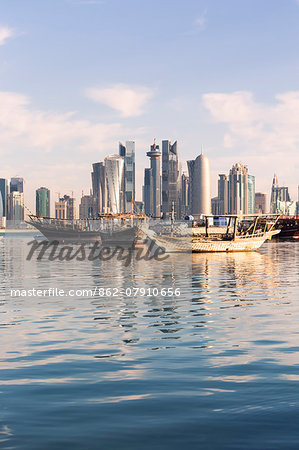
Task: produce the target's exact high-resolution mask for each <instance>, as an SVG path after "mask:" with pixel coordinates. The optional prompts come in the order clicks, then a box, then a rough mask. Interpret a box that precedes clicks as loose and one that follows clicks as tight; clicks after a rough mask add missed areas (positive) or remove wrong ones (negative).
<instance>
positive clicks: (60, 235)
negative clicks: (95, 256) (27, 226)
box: [31, 223, 101, 242]
mask: <svg viewBox="0 0 299 450" xmlns="http://www.w3.org/2000/svg"><path fill="white" fill-rule="evenodd" d="M31 224H32V225H33V226H34V227H35V228H36V229H37V230H38V231H40V232H41V233H42V234H43V235H44V236H45V237H46V238H47V239H48V241H59V242H95V241H100V240H101V237H100V233H99V231H88V230H78V229H76V228H74V229H72V228H64V227H61V228H55V227H50V226H46V225H44V224H42V223H31Z"/></svg>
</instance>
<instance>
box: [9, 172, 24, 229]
mask: <svg viewBox="0 0 299 450" xmlns="http://www.w3.org/2000/svg"><path fill="white" fill-rule="evenodd" d="M8 219H9V220H12V221H15V222H19V221H23V220H24V179H23V178H19V177H15V178H11V180H10V193H9V195H8Z"/></svg>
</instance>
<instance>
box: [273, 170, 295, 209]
mask: <svg viewBox="0 0 299 450" xmlns="http://www.w3.org/2000/svg"><path fill="white" fill-rule="evenodd" d="M270 212H271V213H272V214H285V215H290V216H291V215H294V214H296V202H292V201H291V197H290V194H289V188H288V187H287V186H279V185H278V178H277V176H276V175H275V174H274V176H273V180H272V187H271V200H270Z"/></svg>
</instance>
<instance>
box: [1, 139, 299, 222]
mask: <svg viewBox="0 0 299 450" xmlns="http://www.w3.org/2000/svg"><path fill="white" fill-rule="evenodd" d="M126 146H127V148H128V149H129V152H128V156H127V154H126ZM161 147H162V148H163V147H164V163H163V159H162V158H161V156H163V155H162V152H161V151H160V146H159V145H158V144H156V139H154V144H153V145H150V152H148V151H146V152H145V153H146V154H147V156H151V158H150V159H151V160H152V154H153V152H154V154H156V153H157V155H158V160H157V161H158V165H157V163H155V166H157V169H158V174H157V175H158V179H159V180H160V185H159V187H158V192H159V193H158V198H159V200H158V203H157V206H156V213H154V212H153V204H154V201H153V198H152V199H151V200H149V199H148V202H151V203H152V206H151V207H148V208H147V206H146V205H144V207H145V213H146V214H147V215H149V216H153V217H159V214H158V211H160V212H161V216H162V217H167V216H168V215H169V213H170V212H171V210H172V204H173V206H174V210H175V213H176V216H177V217H180V216H181V213H182V212H183V211H184V206H183V203H181V204H180V203H176V201H179V202H181V201H182V195H184V194H183V193H182V188H183V187H182V183H184V181H183V179H184V178H186V177H187V179H189V178H190V170H191V173H192V167H193V166H192V164H194V163H195V162H196V161H199V160H200V158H204V160H205V161H207V169H206V171H207V174H205V175H204V181H201V182H200V183H201V185H200V184H198V185H197V187H196V189H197V190H198V189H199V190H198V193H197V195H196V196H195V201H196V202H198V201H199V204H201V203H202V202H204V203H205V204H206V205H207V202H208V199H209V198H210V203H211V209H210V210H209V207H207V206H204V207H203V208H202V206H199V207H198V206H196V207H195V209H196V210H197V209H198V211H196V212H195V211H194V214H196V215H197V214H201V213H204V214H209V213H210V212H212V213H213V214H216V215H217V214H228V213H229V214H236V213H238V214H242V213H243V214H249V213H252V214H254V213H255V206H254V203H255V201H254V199H255V196H256V195H257V194H262V195H264V194H265V195H266V197H267V199H268V200H267V201H266V210H267V211H268V210H269V211H270V212H271V208H272V203H273V199H272V195H273V185H275V184H276V185H277V183H278V181H277V175H276V173H274V176H273V177H272V185H270V184H269V186H268V189H267V190H266V192H264V193H263V192H260V191H257V190H256V177H255V176H254V175H250V174H249V173H248V166H247V164H244V165H243V164H242V163H241V162H240V161H238V162H235V163H234V164H233V167H232V168H230V170H229V176H226V175H224V174H222V173H219V174H218V177H219V179H218V181H217V184H216V185H215V186H213V184H212V185H210V184H211V182H210V177H209V175H208V174H210V172H211V168H210V164H209V158H207V157H206V155H204V154H203V153H202V149H201V153H200V154H199V155H198V156H197V157H196V158H195V160H189V161H182V160H181V159H180V158H179V155H178V150H177V147H178V142H177V140H176V141H175V142H174V143H173V144H171V141H169V140H162V146H161ZM166 149H167V150H166ZM134 150H135V141H126V145H123V144H122V143H121V142H119V153H123V156H120V155H118V154H113V155H106V156H104V161H103V162H93V163H92V164H91V168H92V172H91V182H90V185H89V188H88V191H87V193H86V192H84V191H83V190H81V195H79V196H78V197H76V195H74V190H70V189H68V190H67V191H66V192H67V194H64V197H67V198H73V201H74V211H75V215H76V217H79V216H84V214H83V211H89V216H93V215H97V214H98V213H104V212H109V211H110V210H111V211H112V210H113V209H115V210H114V212H125V211H126V212H130V211H131V210H132V207H131V206H130V208H129V206H128V205H129V203H128V201H125V198H126V193H127V192H128V190H127V189H128V188H127V187H126V184H125V180H126V178H127V174H126V171H125V170H124V168H125V161H126V158H127V159H128V160H129V165H128V167H129V175H130V177H129V180H130V189H133V191H129V195H130V198H131V199H134V200H135V198H134V196H133V195H132V194H133V192H134V188H133V186H134V185H135V183H134V181H135V180H134V175H135V163H134V159H135V156H134V155H135V153H134ZM170 153H171V154H172V157H171V158H172V160H173V163H174V162H175V161H176V162H175V165H174V166H173V169H172V170H171V171H170V170H169V167H168V166H167V175H169V176H170V179H171V178H173V177H174V176H175V173H177V181H176V182H172V185H173V187H172V188H170V190H169V185H168V178H167V183H165V179H164V184H163V167H164V178H165V173H166V172H165V168H166V165H165V164H166V161H168V162H167V164H169V162H170V161H171V159H169V154H170ZM166 155H167V159H165V157H166ZM155 159H156V155H155V158H154V160H155ZM114 160H115V161H120V162H121V167H120V168H119V167H117V170H116V169H115V170H116V172H117V177H116V178H117V180H116V179H115V175H112V172H111V170H109V172H111V174H110V176H108V173H107V168H106V161H108V162H109V163H110V161H114ZM182 162H183V163H184V164H185V165H187V170H185V171H182V169H181V167H182ZM173 163H172V164H173ZM118 164H119V163H118ZM127 164H128V163H127ZM151 165H152V162H151ZM139 170H142V171H143V173H144V180H143V186H142V191H143V192H142V199H140V200H139V199H138V198H137V199H136V202H137V203H142V202H144V200H145V201H146V197H147V196H148V195H151V196H152V197H153V189H154V190H155V188H154V186H153V184H152V183H153V182H152V181H150V184H151V186H146V183H147V181H146V180H147V179H148V177H149V176H150V178H152V177H153V175H152V172H153V170H152V169H151V168H147V167H143V168H142V169H139ZM155 170H156V169H155ZM113 171H114V169H113ZM116 172H115V173H116ZM172 172H173V173H172ZM234 172H235V173H236V174H237V173H240V174H242V173H246V181H242V180H241V179H240V183H241V185H242V184H243V183H245V184H244V188H241V190H244V192H248V194H245V197H244V198H243V200H242V201H243V202H245V203H244V205H243V206H242V205H241V204H240V207H236V206H233V203H232V202H235V201H236V200H233V198H235V194H233V191H230V189H229V188H225V185H226V184H227V183H230V184H231V186H233V184H232V180H231V176H233V175H232V174H233V173H234ZM203 173H205V172H203ZM0 175H1V174H0ZM111 175H112V178H111ZM188 175H189V176H188ZM197 175H198V174H197ZM234 176H236V175H234ZM240 176H242V177H243V175H240ZM109 178H110V185H111V187H112V186H113V188H112V191H111V192H113V195H112V196H113V198H114V199H112V198H111V195H109V187H108V185H109V181H108V180H109ZM201 178H202V176H199V178H198V176H197V178H196V181H197V182H198V181H199V180H200V179H201ZM173 179H174V178H173ZM191 180H192V176H191V178H190V182H189V181H188V185H189V186H190V187H189V189H190V198H189V201H190V204H189V209H188V210H186V214H191V210H192V209H193V208H194V206H192V181H191ZM229 180H230V181H229ZM115 181H116V184H117V187H116V185H115ZM0 182H1V183H2V184H1V183H0V194H1V197H0V200H1V203H2V204H1V209H0V211H1V215H0V216H2V215H4V216H5V215H7V213H8V218H9V220H11V218H10V217H9V216H10V214H9V208H8V206H9V195H10V193H13V192H14V191H17V192H20V193H21V194H22V202H23V205H24V206H23V207H22V208H23V210H24V212H23V215H24V216H25V217H26V216H27V215H28V214H29V213H30V212H31V213H32V214H34V212H36V213H37V211H38V209H39V207H38V205H37V201H38V197H37V194H38V192H39V191H47V192H48V194H47V195H48V196H49V198H48V200H47V208H49V209H48V211H50V212H52V214H50V215H51V216H53V217H54V216H57V217H58V214H57V213H56V204H58V203H60V202H61V201H62V202H64V198H63V197H61V192H60V191H57V190H56V189H57V188H55V191H54V192H55V194H56V195H57V198H56V196H53V192H52V195H51V197H50V192H51V189H48V188H45V187H41V188H37V189H36V190H35V192H34V196H35V203H34V208H33V209H32V210H30V209H29V208H28V206H27V203H26V199H27V198H28V192H27V191H26V190H25V188H24V186H25V183H26V180H24V178H21V177H11V178H8V179H4V178H0ZM5 183H6V188H5ZM206 183H208V186H207V193H206V194H204V193H202V194H201V192H202V190H203V188H205V185H206ZM219 183H220V184H219ZM222 185H223V186H222ZM163 186H164V192H163ZM199 186H201V187H200V188H199ZM166 187H167V191H168V194H167V191H166V190H165V189H166ZM146 188H148V189H149V191H148V193H147V191H146ZM173 189H175V191H174V190H173ZM277 189H278V190H279V192H287V197H288V202H289V203H290V204H292V205H293V206H292V208H293V209H294V211H293V209H290V211H293V212H292V213H291V212H290V213H289V214H296V203H297V204H298V203H299V184H298V185H297V192H296V194H297V195H295V196H294V197H292V196H291V195H290V191H289V187H288V186H285V185H282V186H280V187H277ZM5 190H6V193H7V195H6V204H7V207H6V209H5V201H4V200H3V195H2V193H3V192H4V191H5ZM171 190H172V192H173V193H172V194H171V195H172V197H173V200H174V199H176V201H173V200H172V201H171V202H169V201H165V196H168V195H169V194H170V193H171ZM150 191H151V192H152V193H151V194H150ZM176 191H177V193H175V192H176ZM179 191H180V193H179ZM117 192H119V194H117ZM211 192H216V194H217V195H215V196H213V195H211ZM240 192H241V191H240ZM271 192H272V195H271ZM68 193H71V194H72V195H71V196H69V195H68ZM198 194H199V197H201V195H203V198H202V199H199V197H198ZM118 195H119V198H118V199H117V200H116V197H115V196H118ZM178 195H179V196H178ZM205 195H206V197H207V198H206V200H204V198H205ZM231 195H232V196H233V197H231V198H230V196H231ZM247 195H248V198H247ZM163 196H164V199H163ZM53 197H54V198H53ZM226 197H227V200H225V198H226ZM4 198H5V195H4ZM50 198H51V201H50ZM82 199H83V203H82ZM240 200H241V197H240V198H239V200H238V201H240ZM281 200H283V201H286V199H285V198H281ZM44 201H45V200H44ZM115 202H116V203H117V206H116V203H115ZM193 202H194V200H193ZM219 202H220V203H219ZM81 203H82V208H81ZM112 203H114V204H115V207H114V208H113V207H112ZM170 203H171V205H170ZM216 204H217V205H216ZM294 204H295V206H294ZM213 205H214V206H213ZM245 205H248V209H247V206H245ZM60 206H61V205H60ZM44 207H45V206H44ZM7 208H8V211H7ZM63 208H66V206H63ZM128 208H129V209H128ZM282 208H283V207H282ZM2 209H3V211H2ZM199 210H200V211H203V212H201V213H199ZM4 211H5V214H3V213H4ZM80 211H82V213H80ZM256 212H258V211H256ZM178 213H179V214H178ZM281 213H282V214H284V213H286V210H285V211H284V210H281ZM72 214H73V213H72ZM41 215H45V216H49V214H41ZM61 218H62V216H61Z"/></svg>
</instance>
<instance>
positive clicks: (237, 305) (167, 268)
mask: <svg viewBox="0 0 299 450" xmlns="http://www.w3.org/2000/svg"><path fill="white" fill-rule="evenodd" d="M26 254H27V241H26V240H22V239H3V241H1V242H0V265H1V272H0V277H1V283H0V295H1V302H0V332H1V347H0V368H1V370H0V382H1V385H2V388H1V391H3V392H5V393H6V392H7V393H8V394H7V395H10V396H12V397H14V395H15V397H16V398H17V399H18V401H19V397H21V400H22V404H24V405H26V404H33V405H34V407H35V413H34V412H32V411H31V416H30V418H31V421H32V423H36V421H37V420H38V418H39V416H40V415H42V416H43V418H44V420H45V423H47V424H49V423H52V424H53V422H51V421H52V420H53V417H54V416H55V414H56V415H57V416H58V418H59V420H61V422H63V417H65V408H67V406H66V405H68V404H69V403H70V404H71V403H72V404H74V403H73V402H75V403H76V402H77V403H76V405H78V406H80V408H78V411H80V410H81V408H83V409H84V408H86V409H84V414H83V416H80V423H84V420H88V419H87V418H90V417H93V420H95V419H94V418H95V417H96V416H95V414H94V410H91V409H90V408H94V407H96V406H97V405H99V406H98V407H99V408H102V409H101V411H104V413H102V415H101V421H100V420H99V421H97V420H95V423H94V425H93V426H92V427H91V431H92V433H91V434H94V432H95V430H98V429H101V430H103V429H104V427H107V426H108V427H109V426H111V423H115V414H120V412H117V411H116V410H114V409H111V410H110V409H103V408H106V406H105V405H109V408H113V405H114V404H115V405H117V406H118V407H119V408H123V409H120V410H118V411H121V414H122V416H121V418H120V417H118V419H119V422H120V423H124V426H126V427H128V426H130V423H135V422H136V420H137V419H136V416H134V414H133V413H132V410H130V408H129V406H128V404H129V403H130V402H133V403H134V408H137V411H138V417H139V420H140V421H142V418H143V415H144V411H150V408H151V407H153V412H152V416H151V415H150V419H151V420H154V418H156V420H158V421H159V422H160V423H163V420H166V421H169V423H168V422H167V426H170V425H169V424H171V423H175V421H176V420H178V418H179V417H180V414H183V412H184V414H185V416H184V417H181V421H182V423H185V422H186V421H188V423H191V424H193V423H196V426H197V427H196V430H195V431H193V432H194V433H197V432H198V423H200V424H202V425H203V424H205V420H208V421H209V423H211V422H212V421H213V420H214V419H213V417H211V416H210V414H212V413H213V414H215V413H217V414H218V413H220V412H223V411H224V412H226V413H227V414H228V416H229V423H234V420H233V416H232V415H233V414H235V413H236V412H238V414H240V415H241V414H242V413H244V414H245V412H246V414H247V416H246V421H247V418H248V415H249V414H250V411H251V410H253V409H254V410H255V411H256V409H259V408H264V406H265V405H264V403H266V402H267V407H269V408H272V406H273V404H274V403H273V401H274V400H273V398H274V396H273V395H272V396H271V392H269V391H268V390H267V386H268V383H269V380H270V381H271V380H274V381H273V383H274V382H275V383H276V384H277V383H278V384H279V386H280V390H281V391H280V392H282V394H281V395H282V396H283V399H282V398H279V399H278V401H279V402H280V403H279V405H281V404H282V403H281V402H282V401H289V400H285V399H289V398H290V394H289V391H288V389H289V388H290V389H291V387H293V383H296V382H298V376H299V374H298V357H299V346H298V330H297V328H298V327H297V320H298V313H299V307H298V302H297V299H298V294H297V290H298V279H299V277H298V275H299V247H298V245H297V247H296V246H294V244H293V243H270V244H268V245H265V246H264V247H263V248H262V249H261V251H259V252H255V253H239V254H237V253H236V254H193V255H182V254H180V255H175V254H171V255H169V258H168V259H167V260H165V261H159V262H157V261H153V260H152V261H148V262H146V261H143V260H141V261H137V260H134V259H133V260H132V262H131V264H130V265H129V266H128V267H125V266H124V265H123V264H122V262H121V261H117V260H116V261H106V262H101V261H99V260H95V261H83V262H80V263H78V262H75V261H71V262H63V261H54V262H51V261H43V260H42V261H38V260H36V259H32V260H31V261H30V262H28V261H26ZM95 286H98V287H102V288H108V287H109V288H117V289H118V290H119V295H117V296H115V297H112V296H107V295H104V296H100V295H98V294H97V295H96V296H95V297H92V296H86V297H45V298H33V297H19V298H12V297H10V295H9V290H10V289H12V288H17V287H18V288H23V289H29V288H32V287H36V288H39V289H44V288H45V289H46V288H49V287H59V288H63V289H65V290H67V289H76V288H78V289H82V288H91V289H93V288H94V287H95ZM153 287H155V288H157V289H158V290H159V292H160V294H159V295H157V296H156V295H145V296H140V295H136V296H133V295H131V296H126V295H125V291H126V289H128V288H129V289H134V288H135V289H140V288H145V289H152V288H153ZM168 288H170V289H173V290H175V289H179V290H180V295H178V296H167V295H166V296H163V295H161V289H168ZM24 385H26V389H23V390H22V386H24ZM38 386H39V388H38ZM60 386H61V387H60ZM17 387H18V391H15V390H14V389H17ZM37 389H41V390H40V391H38V392H40V393H42V394H43V395H44V397H43V402H44V404H46V405H47V408H48V409H47V411H51V414H52V415H50V413H48V412H45V411H43V410H42V411H41V409H40V408H41V407H40V400H38V396H37V395H36V392H37ZM284 389H285V391H284ZM247 390H248V391H247ZM261 392H262V394H261ZM234 393H236V395H237V394H238V396H236V395H233V394H234ZM263 395H264V398H263V400H260V396H261V398H262V397H263ZM277 395H278V394H277V393H276V396H277ZM224 396H225V397H224ZM57 398H59V401H60V402H61V403H59V401H58V400H57ZM253 399H254V400H253ZM68 402H69V403H68ZM263 402H264V403H263ZM138 405H139V406H138ZM153 405H154V406H153ZM165 405H167V406H165ZM166 407H167V419H165V417H164V416H165V415H164V416H163V414H162V413H161V410H163V408H166ZM51 408H52V409H51ZM55 408H56V409H55ZM107 408H108V406H107ZM138 408H139V409H138ZM175 408H178V409H175ZM8 411H9V413H10V414H12V416H13V417H14V423H15V424H17V425H16V426H17V427H19V428H18V429H19V430H20V429H21V427H22V425H21V423H22V420H23V418H24V415H21V413H19V414H20V416H18V412H17V409H16V408H13V407H12V408H8ZM12 411H13V412H12ZM54 411H55V413H54ZM96 411H97V412H98V413H99V410H96ZM199 411H201V413H199ZM68 412H69V411H68ZM297 412H298V409H297ZM48 414H49V415H50V417H49V416H48ZM78 414H79V413H78ZM148 414H150V413H148ZM230 414H231V415H230ZM9 417H10V416H9V414H8V415H7V416H6V415H5V414H4V416H3V419H1V418H0V427H1V425H2V422H1V421H2V420H3V425H7V426H8V427H10V423H9V420H8V419H9ZM84 417H85V418H86V419H85V418H84ZM163 417H164V418H163ZM207 417H208V419H207ZM120 419H121V420H120ZM144 420H145V419H144ZM222 420H223V419H222ZM238 420H241V419H240V418H239V417H238ZM251 420H252V419H251ZM277 420H278V419H277ZM171 421H174V422H171ZM246 421H245V422H246ZM146 423H147V422H146V420H145V422H142V424H143V426H146V425H145V424H146ZM151 423H155V422H151ZM239 423H240V422H239ZM85 425H86V423H85ZM227 426H231V425H227ZM246 426H247V424H246ZM101 427H103V428H101ZM204 428H205V427H204V426H203V429H204ZM0 429H1V428H0ZM29 430H30V427H29ZM73 431H74V430H73ZM31 432H32V429H31ZM43 432H44V434H43V438H44V439H50V433H49V431H48V430H46V429H45V428H43ZM22 433H25V434H26V433H27V431H24V430H23V429H22ZM5 438H6V439H10V437H9V436H8V437H7V436H6V437H5ZM69 439H71V437H70V435H69ZM137 442H139V444H140V441H137ZM106 444H107V441H106ZM106 444H105V446H106V447H107V448H108V447H109V445H106ZM11 446H13V445H11ZM39 447H40V448H42V446H41V445H40V446H39ZM86 447H88V445H86ZM89 447H90V446H89ZM237 447H238V446H237ZM241 447H242V446H241V445H239V447H238V448H241ZM36 448H38V445H37V446H36ZM83 448H84V446H83ZM139 448H140V445H139Z"/></svg>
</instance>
